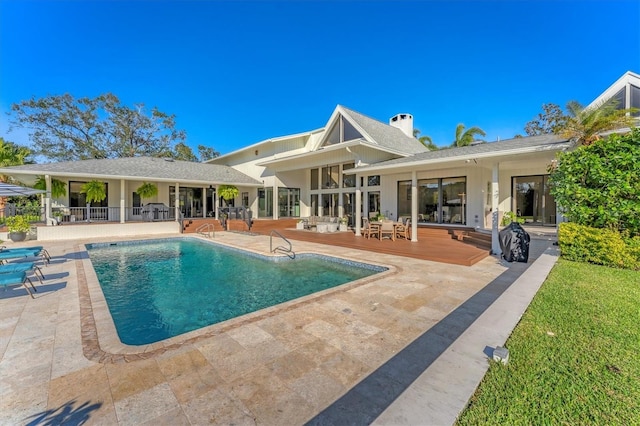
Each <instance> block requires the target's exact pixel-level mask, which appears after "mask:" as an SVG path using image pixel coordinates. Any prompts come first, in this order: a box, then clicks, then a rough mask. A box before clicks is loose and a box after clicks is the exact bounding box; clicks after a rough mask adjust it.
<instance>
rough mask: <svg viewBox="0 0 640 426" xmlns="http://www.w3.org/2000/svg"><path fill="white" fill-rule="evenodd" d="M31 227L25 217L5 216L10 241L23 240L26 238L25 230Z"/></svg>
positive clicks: (27, 230)
mask: <svg viewBox="0 0 640 426" xmlns="http://www.w3.org/2000/svg"><path fill="white" fill-rule="evenodd" d="M30 229H31V224H30V223H29V221H28V220H27V218H26V217H24V216H21V215H16V216H9V217H8V218H7V230H8V231H9V238H10V239H11V241H14V242H16V241H24V240H26V239H27V232H29V230H30Z"/></svg>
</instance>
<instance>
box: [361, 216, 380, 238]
mask: <svg viewBox="0 0 640 426" xmlns="http://www.w3.org/2000/svg"><path fill="white" fill-rule="evenodd" d="M372 235H377V236H378V238H380V225H378V224H376V223H371V222H370V221H369V219H367V218H366V217H363V218H362V236H363V237H366V238H367V239H368V238H371V236H372Z"/></svg>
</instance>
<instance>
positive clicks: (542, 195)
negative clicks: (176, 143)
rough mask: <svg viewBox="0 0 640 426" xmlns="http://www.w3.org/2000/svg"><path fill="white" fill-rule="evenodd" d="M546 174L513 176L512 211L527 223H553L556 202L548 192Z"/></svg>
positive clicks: (554, 220)
mask: <svg viewBox="0 0 640 426" xmlns="http://www.w3.org/2000/svg"><path fill="white" fill-rule="evenodd" d="M548 178H549V176H548V175H540V176H516V177H514V178H513V189H512V200H513V206H512V208H513V211H514V212H516V215H517V216H518V217H520V218H522V219H524V222H525V224H529V225H555V224H556V202H555V200H554V199H553V197H552V196H551V194H550V193H549V183H548Z"/></svg>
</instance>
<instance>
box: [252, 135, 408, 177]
mask: <svg viewBox="0 0 640 426" xmlns="http://www.w3.org/2000/svg"><path fill="white" fill-rule="evenodd" d="M358 149H372V150H375V151H382V152H386V153H388V154H391V155H394V156H397V157H407V156H408V154H406V153H402V152H399V151H397V150H392V149H388V148H385V147H381V146H378V145H375V144H372V143H370V142H368V141H366V140H364V139H356V140H352V141H348V142H342V143H339V144H335V145H328V146H324V147H321V148H319V149H317V150H316V151H310V152H303V153H299V154H295V155H288V156H283V157H278V156H277V155H275V156H274V157H273V158H271V159H269V160H266V161H262V162H260V163H257V165H258V166H262V167H269V168H273V169H276V170H278V171H288V170H297V169H301V168H306V167H314V166H319V165H323V164H334V163H336V155H337V154H340V151H343V155H344V156H345V158H350V159H354V160H355V159H356V157H358V154H356V153H355V150H358Z"/></svg>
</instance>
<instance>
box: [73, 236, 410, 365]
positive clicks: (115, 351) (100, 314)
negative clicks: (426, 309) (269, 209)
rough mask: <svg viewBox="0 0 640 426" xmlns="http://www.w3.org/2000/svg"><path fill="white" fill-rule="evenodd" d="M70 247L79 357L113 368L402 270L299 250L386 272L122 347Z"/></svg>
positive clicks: (84, 262) (83, 256)
mask: <svg viewBox="0 0 640 426" xmlns="http://www.w3.org/2000/svg"><path fill="white" fill-rule="evenodd" d="M175 238H179V239H184V238H189V239H195V240H202V241H205V242H210V241H209V240H208V239H206V238H203V237H199V236H191V235H190V236H189V237H185V236H183V235H178V236H167V237H166V238H162V239H175ZM140 240H141V241H144V240H158V237H157V236H155V237H149V238H140ZM215 244H219V245H222V246H226V247H228V248H231V249H234V250H241V251H245V252H249V253H253V254H256V255H259V256H264V257H274V258H281V257H283V256H282V255H276V254H273V253H265V252H261V251H257V250H252V249H250V248H246V247H240V246H237V245H234V244H230V243H227V242H221V241H215ZM75 249H76V251H77V252H78V253H79V254H80V256H79V257H78V258H77V259H76V260H75V266H76V272H77V277H78V298H79V302H80V323H81V324H80V326H81V337H82V349H83V353H84V356H85V357H86V358H87V359H89V360H91V361H95V362H98V363H112V364H119V363H127V362H133V361H138V360H144V359H151V358H154V357H156V356H158V355H161V354H164V353H165V352H167V351H172V350H177V349H179V348H181V347H182V346H183V345H186V344H193V343H196V342H198V341H201V340H204V339H208V338H211V337H213V336H216V335H220V334H222V333H226V332H228V331H229V330H232V329H235V328H238V327H241V326H243V325H246V324H250V323H254V322H257V321H260V320H262V319H264V318H268V317H272V316H275V315H278V314H280V313H282V312H286V311H289V310H292V309H296V308H298V307H300V306H302V305H305V304H310V303H313V302H316V301H319V300H323V299H326V298H328V297H331V296H333V295H335V294H336V293H340V292H346V291H349V290H352V289H354V288H357V287H360V286H363V285H365V284H369V283H372V282H376V281H378V280H381V279H384V278H387V277H389V276H392V275H395V274H398V273H400V272H402V268H401V267H398V266H393V265H388V264H383V263H379V262H375V261H369V260H367V261H366V262H363V261H362V260H357V259H353V258H349V257H345V256H337V255H333V254H332V255H327V254H324V253H319V252H313V251H301V252H299V253H298V254H301V255H302V254H311V255H318V256H322V257H325V258H326V257H333V258H335V259H341V260H345V261H349V262H354V263H359V264H370V265H374V266H377V267H382V268H386V271H381V272H378V273H376V274H374V275H370V276H368V277H364V278H360V279H358V280H355V281H350V282H348V283H345V284H341V285H338V286H336V287H332V288H328V289H325V290H321V291H318V292H315V293H312V294H309V295H307V296H302V297H299V298H297V299H293V300H290V301H287V302H283V303H280V304H278V305H274V306H270V307H267V308H263V309H260V310H258V311H255V312H251V313H248V314H245V315H241V316H239V317H236V318H232V319H229V320H226V321H222V322H220V323H217V324H212V325H209V326H205V327H202V328H199V329H197V330H193V331H189V332H187V333H183V334H180V335H178V336H174V337H171V338H168V339H165V340H161V341H159V342H154V343H149V344H144V345H127V344H124V343H122V342H121V341H120V338H119V337H118V333H117V331H116V327H115V324H114V322H113V318H112V317H111V313H110V311H109V308H108V306H107V302H106V299H105V297H104V294H103V292H102V288H101V287H100V283H99V281H98V277H97V275H96V273H95V270H94V269H93V264H92V263H91V259H90V258H89V254H88V251H87V248H86V246H85V244H77V245H75ZM285 257H286V256H285Z"/></svg>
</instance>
